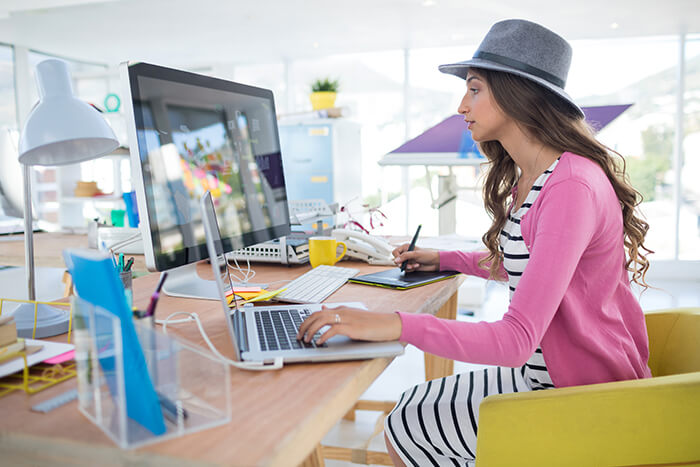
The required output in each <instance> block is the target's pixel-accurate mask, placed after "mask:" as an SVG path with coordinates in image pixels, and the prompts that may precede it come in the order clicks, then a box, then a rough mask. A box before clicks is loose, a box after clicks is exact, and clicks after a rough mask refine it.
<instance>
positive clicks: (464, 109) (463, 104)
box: [457, 95, 469, 115]
mask: <svg viewBox="0 0 700 467" xmlns="http://www.w3.org/2000/svg"><path fill="white" fill-rule="evenodd" d="M467 112H469V105H468V104H467V96H466V95H465V96H464V97H463V98H462V102H460V103H459V107H457V113H459V114H462V115H466V114H467Z"/></svg>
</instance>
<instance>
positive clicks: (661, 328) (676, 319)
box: [646, 308, 700, 376]
mask: <svg viewBox="0 0 700 467" xmlns="http://www.w3.org/2000/svg"><path fill="white" fill-rule="evenodd" d="M646 323H647V333H648V334H649V352H650V355H649V367H650V368H651V372H652V374H653V375H654V376H666V375H676V374H681V373H692V372H696V371H700V309H698V308H686V309H677V310H669V311H659V312H649V313H647V314H646Z"/></svg>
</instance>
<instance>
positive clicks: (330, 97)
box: [311, 78, 340, 110]
mask: <svg viewBox="0 0 700 467" xmlns="http://www.w3.org/2000/svg"><path fill="white" fill-rule="evenodd" d="M339 87H340V86H339V84H338V80H337V79H336V80H333V81H331V79H330V78H325V79H317V80H316V81H314V82H313V83H312V84H311V107H312V108H313V109H314V110H321V109H330V108H333V107H335V97H336V95H337V92H338V89H339Z"/></svg>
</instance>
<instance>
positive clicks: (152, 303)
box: [146, 272, 168, 316]
mask: <svg viewBox="0 0 700 467" xmlns="http://www.w3.org/2000/svg"><path fill="white" fill-rule="evenodd" d="M166 277H168V273H167V272H164V273H162V274H161V275H160V280H159V281H158V286H157V287H156V291H155V292H153V295H151V301H150V302H149V303H148V308H147V309H146V316H153V315H154V314H155V311H156V304H157V303H158V296H159V295H160V289H162V288H163V284H164V283H165V278H166Z"/></svg>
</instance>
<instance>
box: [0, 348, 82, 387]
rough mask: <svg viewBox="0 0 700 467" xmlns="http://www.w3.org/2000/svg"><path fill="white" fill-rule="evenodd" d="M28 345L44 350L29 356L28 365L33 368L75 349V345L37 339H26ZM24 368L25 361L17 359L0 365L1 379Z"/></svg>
mask: <svg viewBox="0 0 700 467" xmlns="http://www.w3.org/2000/svg"><path fill="white" fill-rule="evenodd" d="M25 343H26V345H28V346H29V345H41V346H42V349H41V350H40V351H39V352H36V353H33V354H31V355H27V365H29V366H32V365H35V364H37V363H40V362H43V361H44V360H46V359H49V358H53V357H55V356H57V355H61V354H64V353H66V352H68V351H71V350H73V349H74V348H75V346H74V345H73V344H66V343H62V342H51V341H45V340H37V339H25ZM23 368H24V359H22V358H15V359H14V360H11V361H9V362H6V363H2V364H0V378H2V377H4V376H7V375H11V374H12V373H17V372H18V371H22V369H23Z"/></svg>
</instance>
